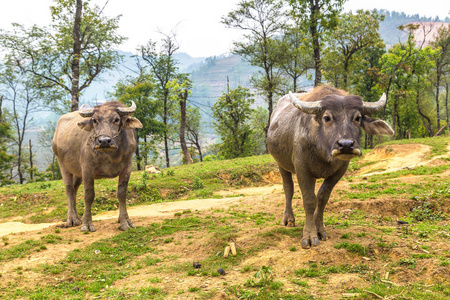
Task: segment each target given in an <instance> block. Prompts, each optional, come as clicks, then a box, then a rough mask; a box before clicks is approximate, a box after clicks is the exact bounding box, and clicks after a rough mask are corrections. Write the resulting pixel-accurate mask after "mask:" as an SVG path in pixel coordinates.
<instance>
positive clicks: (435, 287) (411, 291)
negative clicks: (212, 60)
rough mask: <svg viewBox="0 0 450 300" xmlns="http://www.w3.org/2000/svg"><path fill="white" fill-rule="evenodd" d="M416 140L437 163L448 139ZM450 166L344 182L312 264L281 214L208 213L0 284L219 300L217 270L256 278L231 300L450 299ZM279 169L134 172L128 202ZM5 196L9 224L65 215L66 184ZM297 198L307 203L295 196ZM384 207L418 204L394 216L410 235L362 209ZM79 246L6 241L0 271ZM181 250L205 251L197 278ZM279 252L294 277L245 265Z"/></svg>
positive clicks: (220, 185)
mask: <svg viewBox="0 0 450 300" xmlns="http://www.w3.org/2000/svg"><path fill="white" fill-rule="evenodd" d="M408 142H410V143H411V142H412V143H424V144H428V145H430V146H432V147H433V153H434V154H432V155H441V154H442V153H443V152H444V149H445V147H446V145H447V143H448V142H449V138H448V137H446V138H438V139H424V140H415V141H408ZM447 162H448V161H447ZM352 164H353V166H352V168H351V169H352V170H357V169H358V166H359V165H360V164H361V163H360V161H354V162H353V163H352ZM447 165H448V163H445V161H443V162H442V164H441V165H438V166H430V167H421V168H417V169H416V170H405V171H401V172H398V173H396V174H394V175H392V174H389V173H388V174H384V175H379V176H377V177H376V178H375V179H374V180H372V179H370V180H359V179H357V178H354V177H352V176H351V174H350V176H347V177H346V178H345V179H344V180H343V181H344V182H346V183H348V188H346V189H342V190H339V189H337V190H336V191H335V194H336V195H337V197H336V198H337V200H336V201H335V203H332V204H330V205H329V207H330V209H329V211H328V212H327V214H326V216H325V223H326V226H327V227H329V228H332V230H333V231H334V232H335V234H336V233H338V234H339V237H338V241H337V242H334V243H333V244H331V245H329V244H330V241H328V242H327V243H326V244H325V245H328V246H331V248H332V249H334V250H329V249H328V248H322V247H326V246H325V245H323V246H322V245H321V246H320V247H318V248H317V250H310V251H311V252H310V253H311V256H309V257H312V258H308V256H307V258H306V260H304V262H303V263H301V264H300V266H299V263H298V261H299V260H300V261H301V260H302V259H303V258H302V257H303V256H304V254H303V250H299V249H297V248H299V245H298V243H297V242H298V239H299V237H300V235H301V232H300V230H299V229H298V228H285V227H280V226H278V225H277V224H278V219H279V217H280V216H279V215H277V214H274V213H272V212H271V211H270V210H269V209H268V208H265V207H264V206H262V207H257V206H250V207H234V208H229V209H221V210H215V211H208V212H205V213H195V212H190V211H186V212H184V213H181V214H176V215H175V216H174V217H173V218H170V219H167V220H165V221H163V222H162V223H151V224H149V225H147V226H142V227H139V228H137V229H136V230H132V231H127V232H123V233H118V234H117V235H115V236H114V237H112V238H105V239H101V240H99V241H96V242H94V243H92V244H90V245H83V246H80V247H79V248H78V249H75V250H72V251H70V252H69V253H68V254H67V256H65V257H61V260H60V261H59V262H58V263H56V264H41V265H39V266H38V267H37V268H32V269H29V268H27V267H26V266H25V267H21V266H18V267H17V268H15V269H14V271H13V272H14V273H15V276H16V280H15V281H9V282H3V284H0V296H2V295H3V296H5V297H6V298H7V299H14V298H19V299H21V298H31V299H61V298H67V299H83V298H84V297H89V298H94V297H100V298H102V299H104V298H109V297H112V298H118V299H165V298H166V297H168V296H170V297H182V298H194V297H196V298H204V299H210V298H216V297H219V296H221V295H222V294H220V291H219V290H218V289H214V288H212V289H205V288H204V287H202V285H201V284H200V283H198V280H197V279H199V280H200V282H204V281H205V280H206V281H208V282H209V281H211V282H214V281H219V282H220V281H222V280H223V281H224V282H225V281H227V280H225V279H222V278H223V277H220V276H219V274H218V273H217V269H218V267H219V266H220V267H222V268H224V269H225V270H226V272H227V273H232V272H233V270H236V269H237V270H239V271H238V273H240V274H241V275H240V276H241V277H242V278H247V279H242V280H240V281H238V282H237V283H233V284H228V285H225V283H223V289H224V290H225V291H226V292H225V296H226V297H228V298H230V299H234V298H236V297H240V298H243V299H275V298H283V299H331V298H333V299H334V298H336V297H338V298H339V297H343V295H346V296H351V297H353V298H356V299H378V298H380V297H381V298H382V297H386V298H390V299H448V297H450V284H449V283H450V282H449V277H448V275H449V266H450V252H449V248H448V244H449V243H450V225H449V223H448V214H447V215H446V214H445V212H447V213H448V212H449V201H448V199H449V198H450V189H449V186H450V181H449V180H448V178H446V177H444V176H440V174H441V173H442V172H444V171H446V170H447V168H446V166H447ZM438 167H439V168H438ZM271 170H276V166H275V164H274V162H273V160H272V158H271V157H270V156H258V157H250V158H244V159H237V160H230V161H216V162H207V163H202V164H196V165H191V166H179V167H174V168H170V169H168V170H164V173H163V175H151V176H149V177H147V176H145V175H143V173H142V172H136V173H134V174H133V178H132V180H131V182H130V188H129V194H130V198H131V199H130V202H131V204H140V203H148V202H155V201H166V200H162V198H168V200H170V199H173V200H175V199H179V198H199V197H206V198H209V197H211V196H212V195H213V192H214V191H216V190H220V189H224V188H228V189H230V188H234V187H243V186H251V185H261V184H264V180H263V175H264V174H267V173H268V172H270V171H271ZM411 174H414V175H416V176H418V177H420V179H419V180H415V181H402V180H400V179H401V178H400V177H401V176H407V177H408V178H410V177H411ZM424 175H425V176H424ZM115 185H116V181H115V180H101V181H99V182H98V183H97V184H96V191H97V197H98V199H97V201H96V202H97V203H96V204H95V206H96V207H97V211H104V210H109V209H115V207H114V203H115V200H114V198H115V197H114V195H113V194H114V191H115ZM149 187H151V188H149ZM0 194H2V195H6V196H2V198H1V199H0V203H1V204H3V205H2V206H0V218H1V219H5V218H7V219H12V218H14V217H17V216H21V215H23V214H25V213H26V214H28V217H26V218H25V220H27V221H34V222H41V221H50V220H55V219H57V220H62V219H63V218H64V216H65V212H66V211H65V209H66V208H65V200H64V198H65V197H64V195H63V185H62V183H61V182H50V183H36V184H28V185H25V186H13V187H8V188H2V189H0ZM163 196H164V197H163ZM295 197H296V198H299V195H298V193H296V196H295ZM384 200H387V201H388V202H390V203H393V204H394V205H395V203H396V201H405V202H408V201H412V206H411V207H410V208H411V209H408V210H406V213H405V214H397V216H402V220H404V221H407V222H408V223H409V225H408V226H403V227H402V226H398V225H397V226H396V225H395V218H394V217H393V216H392V214H383V213H382V212H383V211H382V210H379V211H376V210H371V209H367V208H366V209H359V207H360V206H359V205H360V204H368V205H369V204H370V203H371V201H372V202H375V203H377V201H378V202H380V203H383V202H384ZM81 202H82V201H81ZM408 203H409V202H408ZM339 204H349V205H350V207H351V210H350V211H349V210H348V209H347V210H342V209H336V205H339ZM386 204H387V203H385V204H381V205H386ZM333 205H334V206H333ZM333 207H335V208H333ZM367 207H370V206H367ZM44 208H45V210H44ZM296 209H299V210H300V217H299V218H298V219H299V220H298V222H299V224H298V225H299V226H300V228H301V227H302V225H303V224H302V222H303V220H302V219H303V217H302V214H303V212H302V209H301V207H297V208H296ZM47 211H49V212H47ZM377 213H380V214H379V215H378V214H377ZM393 224H394V225H393ZM249 228H250V229H251V228H254V229H256V230H257V232H259V233H258V234H257V235H256V236H255V235H250V236H247V237H246V238H247V239H249V240H250V241H248V242H247V243H246V244H245V245H241V247H240V252H239V253H240V254H239V255H238V256H232V257H230V258H229V259H224V258H223V257H221V256H220V255H216V253H217V252H218V251H221V250H222V249H223V247H224V245H225V244H226V243H227V242H228V241H229V240H230V239H233V238H234V239H237V238H243V236H244V235H245V234H244V232H245V231H246V230H248V229H249ZM81 239H82V238H78V239H73V238H72V237H70V238H69V237H67V236H65V235H63V233H62V232H60V231H59V230H58V229H56V230H55V232H54V233H48V232H47V233H45V234H41V236H40V238H38V239H29V240H26V241H23V242H21V243H18V244H14V245H12V246H8V237H5V238H4V239H3V245H2V246H1V248H0V263H1V262H2V261H3V262H8V261H12V260H14V259H17V258H19V257H26V256H28V255H32V254H33V253H36V252H45V251H46V250H47V249H48V248H51V247H53V246H58V245H61V246H64V245H65V244H73V243H79V242H81ZM280 243H284V244H280ZM286 244H288V245H291V246H286ZM199 245H200V246H199ZM280 245H282V246H280ZM177 247H178V248H181V249H183V250H182V251H189V252H199V254H198V257H200V259H201V261H200V262H201V263H202V268H201V269H193V268H192V263H191V262H190V263H186V262H183V260H182V259H181V257H180V256H173V255H176V254H173V253H185V252H176V249H177ZM199 247H200V249H199ZM282 248H288V249H289V250H290V251H287V252H288V253H286V251H284V252H283V253H284V254H283V255H284V256H286V257H287V258H286V259H287V260H291V262H288V265H292V267H290V268H288V269H289V271H288V272H285V271H282V270H281V269H279V268H278V266H277V263H274V264H269V265H267V266H264V265H260V264H257V263H256V264H249V263H248V261H251V260H252V259H254V258H255V257H259V256H261V255H262V254H263V253H264V252H265V251H270V249H276V250H277V251H280V250H279V249H282ZM169 249H170V250H169ZM267 249H269V250H267ZM289 252H290V253H289ZM291 254H292V255H293V256H292V255H291ZM313 254H314V255H313ZM178 255H181V254H178ZM342 257H345V259H342ZM362 258H364V259H362ZM174 259H175V263H173V261H174ZM273 259H274V260H275V261H276V262H278V264H282V263H283V262H282V260H281V259H280V258H279V257H277V258H273ZM294 266H295V267H294ZM283 270H284V269H283ZM386 273H389V274H390V275H389V277H386ZM28 274H38V276H41V277H43V278H45V281H46V283H44V284H43V283H41V284H39V283H38V285H34V284H33V282H32V281H31V282H28V279H27V278H28V277H27V276H28ZM142 274H148V275H142ZM6 275H9V274H5V277H6ZM0 276H1V274H0ZM134 276H141V277H139V278H140V281H141V283H140V285H139V286H138V287H137V288H136V287H134V286H130V285H127V284H125V286H124V284H123V280H125V279H127V278H133V277H134ZM166 276H170V277H171V278H172V277H176V278H177V280H178V278H180V280H181V281H183V280H184V281H186V282H192V284H191V285H190V286H189V287H187V288H184V289H180V290H178V291H173V290H171V289H170V288H169V287H167V285H165V284H164V282H165V280H164V278H167V277H166ZM234 276H237V275H236V274H235V275H234ZM345 276H347V277H348V278H350V281H352V280H354V281H355V282H354V283H353V284H351V285H348V284H347V285H345V284H342V285H339V286H336V285H333V280H335V279H336V277H338V278H339V277H345ZM142 277H144V278H145V280H144V281H143V282H142ZM8 278H9V277H8ZM195 280H197V281H195ZM344 283H345V281H344ZM326 295H328V296H326Z"/></svg>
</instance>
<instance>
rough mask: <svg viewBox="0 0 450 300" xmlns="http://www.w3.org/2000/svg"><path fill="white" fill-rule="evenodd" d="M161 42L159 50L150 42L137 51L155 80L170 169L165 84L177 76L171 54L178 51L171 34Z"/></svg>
mask: <svg viewBox="0 0 450 300" xmlns="http://www.w3.org/2000/svg"><path fill="white" fill-rule="evenodd" d="M161 42H162V45H161V48H160V49H159V50H158V49H157V44H156V42H153V41H151V40H150V41H148V42H147V44H146V45H145V46H140V47H139V48H138V49H137V50H138V51H139V53H140V56H141V57H142V59H143V60H144V61H145V63H146V64H147V67H149V69H150V72H151V74H152V76H153V78H154V79H155V83H156V85H155V92H156V98H157V99H159V100H160V101H161V102H162V103H161V104H162V110H160V117H161V119H162V121H163V124H164V131H163V140H164V152H165V158H166V167H170V155H169V139H170V123H171V116H172V114H173V109H172V107H173V103H172V102H171V99H170V97H169V93H170V91H169V88H168V86H167V84H168V83H169V81H171V80H173V79H174V78H175V77H176V75H177V74H178V66H177V61H176V60H175V58H174V57H173V54H174V53H175V51H177V50H178V48H179V46H178V44H177V42H176V39H175V35H174V34H173V33H171V34H164V38H163V39H162V41H161Z"/></svg>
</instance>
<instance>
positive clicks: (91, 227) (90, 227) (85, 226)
mask: <svg viewBox="0 0 450 300" xmlns="http://www.w3.org/2000/svg"><path fill="white" fill-rule="evenodd" d="M80 230H81V231H86V232H89V231H92V232H94V231H95V227H94V225H92V224H83V225H81V228H80Z"/></svg>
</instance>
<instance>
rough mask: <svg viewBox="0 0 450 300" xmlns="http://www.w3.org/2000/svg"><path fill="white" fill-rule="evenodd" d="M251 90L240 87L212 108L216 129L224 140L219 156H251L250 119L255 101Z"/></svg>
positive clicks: (226, 93) (224, 96)
mask: <svg viewBox="0 0 450 300" xmlns="http://www.w3.org/2000/svg"><path fill="white" fill-rule="evenodd" d="M251 97H252V94H251V93H250V91H249V89H247V88H243V87H241V86H238V87H237V88H236V89H233V90H227V92H224V93H222V96H220V97H219V98H218V99H217V101H216V103H214V105H213V107H212V112H213V116H214V118H215V120H214V121H213V125H214V128H215V130H216V132H217V134H218V135H219V136H220V137H221V138H222V144H220V146H219V153H218V154H219V156H223V157H224V158H227V159H228V158H236V157H244V156H248V155H250V153H251V152H250V151H251V147H252V145H251V140H250V138H249V137H250V135H251V129H250V124H249V122H248V121H249V119H250V116H251V113H252V109H251V107H250V106H251V104H253V102H254V100H253V98H251Z"/></svg>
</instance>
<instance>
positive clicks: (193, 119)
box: [186, 107, 203, 162]
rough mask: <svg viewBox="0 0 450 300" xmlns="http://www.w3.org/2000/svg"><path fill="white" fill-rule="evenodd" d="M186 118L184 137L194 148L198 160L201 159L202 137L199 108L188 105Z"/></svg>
mask: <svg viewBox="0 0 450 300" xmlns="http://www.w3.org/2000/svg"><path fill="white" fill-rule="evenodd" d="M187 111H188V112H187V120H186V139H187V141H188V142H189V143H190V144H191V145H193V146H194V147H195V148H196V151H197V154H198V156H199V157H198V160H199V161H200V162H202V161H203V153H202V146H201V142H200V141H201V139H202V132H203V130H202V126H203V123H202V115H201V114H200V108H198V107H188V108H187Z"/></svg>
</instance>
